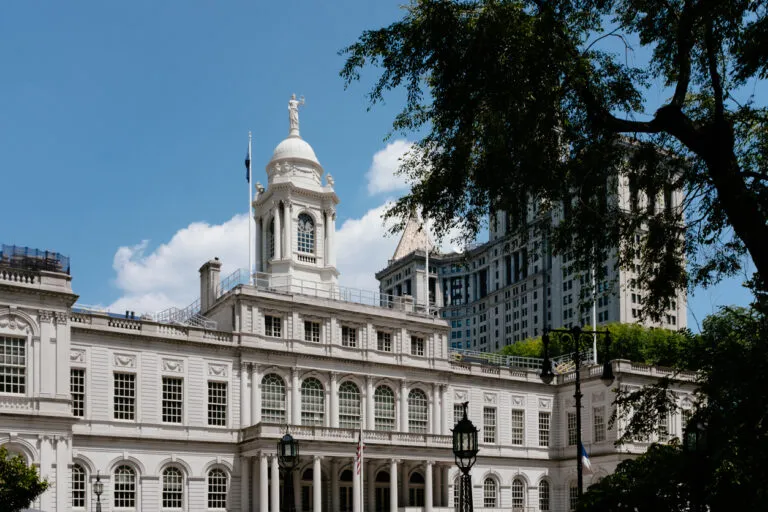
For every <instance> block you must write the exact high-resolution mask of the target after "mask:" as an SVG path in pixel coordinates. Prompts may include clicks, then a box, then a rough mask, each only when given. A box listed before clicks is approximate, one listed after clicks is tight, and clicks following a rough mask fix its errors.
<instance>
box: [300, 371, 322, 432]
mask: <svg viewBox="0 0 768 512" xmlns="http://www.w3.org/2000/svg"><path fill="white" fill-rule="evenodd" d="M324 414H325V390H324V389H323V385H322V384H321V383H320V381H319V380H317V379H315V378H309V379H305V380H304V382H303V383H302V384H301V424H302V425H316V426H322V425H323V417H324Z"/></svg>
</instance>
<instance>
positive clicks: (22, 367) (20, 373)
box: [0, 336, 27, 394]
mask: <svg viewBox="0 0 768 512" xmlns="http://www.w3.org/2000/svg"><path fill="white" fill-rule="evenodd" d="M26 383H27V340H25V339H24V338H14V337H11V336H0V393H17V394H24V393H25V392H26V388H27V386H26Z"/></svg>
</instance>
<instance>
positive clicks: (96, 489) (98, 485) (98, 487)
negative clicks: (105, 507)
mask: <svg viewBox="0 0 768 512" xmlns="http://www.w3.org/2000/svg"><path fill="white" fill-rule="evenodd" d="M103 492H104V484H103V483H102V482H101V475H99V472H98V471H97V472H96V481H95V482H93V493H94V494H95V495H96V512H101V493H103Z"/></svg>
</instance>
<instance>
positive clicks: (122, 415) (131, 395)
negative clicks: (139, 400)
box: [114, 373, 136, 420]
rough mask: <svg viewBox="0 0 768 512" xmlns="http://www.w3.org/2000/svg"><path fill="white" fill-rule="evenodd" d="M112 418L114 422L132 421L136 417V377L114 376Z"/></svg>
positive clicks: (133, 375) (129, 375) (122, 374)
mask: <svg viewBox="0 0 768 512" xmlns="http://www.w3.org/2000/svg"><path fill="white" fill-rule="evenodd" d="M114 408H115V410H114V416H115V419H116V420H133V419H135V416H136V375H135V374H133V373H116V374H115V396H114Z"/></svg>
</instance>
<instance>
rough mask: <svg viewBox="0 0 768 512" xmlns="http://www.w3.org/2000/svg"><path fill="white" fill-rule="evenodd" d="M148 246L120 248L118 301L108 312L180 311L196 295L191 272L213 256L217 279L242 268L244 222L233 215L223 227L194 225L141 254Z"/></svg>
mask: <svg viewBox="0 0 768 512" xmlns="http://www.w3.org/2000/svg"><path fill="white" fill-rule="evenodd" d="M148 246H149V241H148V240H144V241H143V242H141V243H140V244H138V245H134V246H132V247H120V248H119V249H118V250H117V252H116V253H115V257H114V261H113V264H112V266H113V268H114V269H115V272H117V277H116V279H115V284H116V286H117V287H118V288H119V289H120V290H121V293H122V296H121V297H120V298H119V299H117V300H116V301H115V302H113V303H112V304H111V305H110V306H109V307H108V309H109V310H110V311H116V312H122V311H125V310H131V311H136V312H137V313H156V312H159V311H161V310H163V309H166V308H169V307H171V306H176V307H184V306H186V305H188V304H190V303H191V302H192V301H194V300H195V299H196V298H197V297H198V295H199V294H200V284H199V274H198V272H197V270H198V269H199V268H200V266H201V265H202V264H203V263H205V262H206V261H208V260H209V259H211V258H213V257H215V256H217V257H218V258H219V259H220V260H221V261H222V269H221V271H222V272H221V273H222V277H223V276H226V275H228V274H229V273H230V272H232V271H234V270H235V269H237V268H241V267H247V266H248V220H247V217H246V216H245V215H235V216H234V217H232V218H231V219H230V220H228V221H226V222H224V223H223V224H214V225H211V224H207V223H205V222H194V223H192V224H190V225H189V226H187V227H186V228H183V229H181V230H179V231H177V232H176V233H175V234H174V235H173V236H172V237H171V239H170V241H168V242H167V243H164V244H162V245H160V246H158V247H157V248H156V249H154V250H153V251H151V252H149V253H147V247H148Z"/></svg>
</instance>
